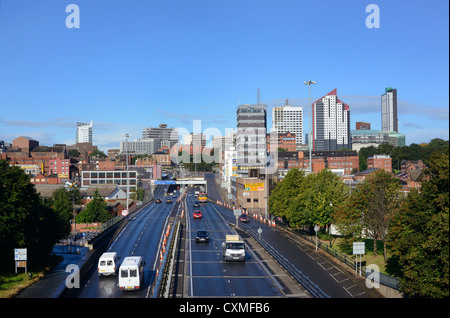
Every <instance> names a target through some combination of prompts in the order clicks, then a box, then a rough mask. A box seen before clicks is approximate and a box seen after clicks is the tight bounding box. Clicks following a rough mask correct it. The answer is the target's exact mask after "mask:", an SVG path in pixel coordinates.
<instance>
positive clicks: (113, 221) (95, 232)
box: [86, 215, 124, 242]
mask: <svg viewBox="0 0 450 318" xmlns="http://www.w3.org/2000/svg"><path fill="white" fill-rule="evenodd" d="M123 218H124V217H123V216H122V215H118V216H116V217H114V218H112V219H111V220H109V221H107V222H105V223H103V224H102V225H100V226H99V227H97V228H95V229H93V230H92V231H89V233H86V242H89V241H90V240H92V239H94V238H96V237H97V236H98V235H100V234H101V233H103V231H105V230H107V229H109V228H110V227H111V226H113V225H114V224H116V223H117V222H119V221H120V220H122V219H123Z"/></svg>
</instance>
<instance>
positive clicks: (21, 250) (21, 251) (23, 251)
mask: <svg viewBox="0 0 450 318" xmlns="http://www.w3.org/2000/svg"><path fill="white" fill-rule="evenodd" d="M14 254H25V255H27V249H26V248H15V249H14Z"/></svg>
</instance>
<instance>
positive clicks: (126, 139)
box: [125, 134, 130, 212]
mask: <svg viewBox="0 0 450 318" xmlns="http://www.w3.org/2000/svg"><path fill="white" fill-rule="evenodd" d="M128 137H130V135H129V134H125V145H126V154H127V159H126V161H127V162H126V165H127V207H126V209H127V212H129V211H128V206H129V204H128V198H129V190H130V188H129V186H130V184H129V182H130V181H129V180H130V178H129V175H128Z"/></svg>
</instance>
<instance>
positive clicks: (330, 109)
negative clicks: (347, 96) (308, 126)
mask: <svg viewBox="0 0 450 318" xmlns="http://www.w3.org/2000/svg"><path fill="white" fill-rule="evenodd" d="M313 140H314V144H313V150H315V151H320V150H339V149H342V148H347V149H349V150H351V149H352V144H351V137H350V106H348V105H347V104H345V103H344V102H343V101H341V100H340V99H338V97H337V89H334V90H332V91H331V92H329V93H328V94H327V95H325V96H323V97H322V98H320V99H318V100H317V101H316V102H314V103H313Z"/></svg>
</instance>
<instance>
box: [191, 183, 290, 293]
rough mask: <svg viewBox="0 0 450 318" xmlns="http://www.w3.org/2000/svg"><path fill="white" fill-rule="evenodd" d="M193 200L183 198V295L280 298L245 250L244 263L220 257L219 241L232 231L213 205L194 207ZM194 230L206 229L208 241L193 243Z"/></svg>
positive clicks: (254, 260)
mask: <svg viewBox="0 0 450 318" xmlns="http://www.w3.org/2000/svg"><path fill="white" fill-rule="evenodd" d="M208 181H209V180H208ZM208 192H209V188H208ZM190 193H193V191H191V192H190ZM194 200H196V199H195V198H194V197H193V196H188V197H187V199H186V208H187V209H186V210H187V219H186V247H185V249H186V253H185V262H184V264H185V275H184V277H185V283H184V286H185V291H184V293H183V297H235V296H236V297H283V294H282V292H281V290H280V288H279V286H277V284H276V282H275V281H274V279H273V278H272V277H270V275H269V274H268V273H267V272H266V271H264V270H263V268H262V267H261V266H260V264H259V263H258V261H257V260H256V259H255V258H254V256H253V255H252V253H250V252H249V251H247V253H246V260H245V262H224V261H223V260H222V243H223V242H224V241H225V236H226V235H227V234H235V232H234V231H233V230H232V229H231V228H230V227H229V225H228V223H227V222H224V220H223V218H222V216H221V215H220V214H219V213H217V210H216V209H215V205H213V204H212V203H210V202H208V203H205V204H201V206H200V208H194V207H193V203H194ZM194 209H200V211H201V212H202V214H203V215H202V218H201V219H193V217H192V212H193V210H194ZM198 230H206V231H208V232H209V234H210V242H209V243H196V242H195V235H196V232H197V231H198Z"/></svg>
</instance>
